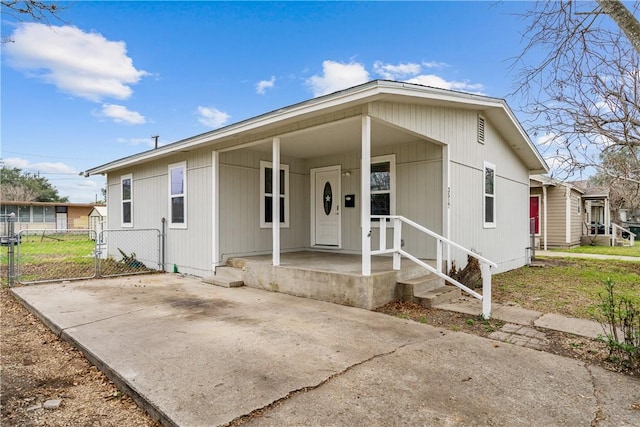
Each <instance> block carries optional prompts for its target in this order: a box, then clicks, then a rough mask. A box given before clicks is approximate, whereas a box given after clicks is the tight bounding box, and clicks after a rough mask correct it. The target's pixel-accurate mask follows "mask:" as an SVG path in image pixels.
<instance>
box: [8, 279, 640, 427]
mask: <svg viewBox="0 0 640 427" xmlns="http://www.w3.org/2000/svg"><path fill="white" fill-rule="evenodd" d="M13 292H14V293H15V295H17V296H18V297H19V298H20V299H21V300H23V302H24V303H25V304H26V305H27V306H28V307H30V309H31V310H32V311H34V312H35V313H36V314H37V315H38V316H40V317H41V318H42V319H43V320H44V321H45V322H47V323H48V324H49V325H50V326H51V327H52V328H53V329H54V331H56V332H57V333H59V334H61V336H62V337H63V338H64V339H66V340H69V341H71V342H73V343H74V344H75V345H77V346H78V347H80V348H81V349H82V350H83V351H84V352H85V354H86V355H87V356H88V357H89V358H90V359H91V360H92V361H93V362H94V363H96V364H97V365H98V366H99V367H100V368H101V369H103V370H104V371H106V372H107V374H108V375H109V376H110V378H111V379H112V380H114V381H116V382H117V383H118V384H119V385H120V386H121V387H122V388H124V389H126V390H128V391H129V392H130V393H131V394H132V395H133V396H134V398H135V399H136V400H137V401H138V402H139V403H140V404H142V405H143V406H144V407H145V409H147V411H149V412H150V413H151V414H152V415H154V416H156V417H157V418H159V419H160V420H161V421H162V422H163V423H164V424H165V425H179V426H208V425H221V424H225V423H229V422H231V421H234V420H237V419H241V420H242V421H246V422H247V423H248V424H255V425H349V426H352V425H367V424H368V425H394V426H395V425H509V426H518V425H522V426H530V425H546V426H552V425H572V426H589V425H592V422H595V423H596V424H594V425H599V426H624V425H629V426H631V425H635V426H637V425H640V411H639V410H634V409H633V408H634V407H635V406H634V404H639V403H640V381H638V379H632V378H629V377H626V376H623V375H620V374H615V373H611V372H608V371H605V370H603V369H601V368H598V367H595V366H588V365H585V364H583V363H581V362H579V361H575V360H572V359H567V358H563V357H559V356H555V355H552V354H549V353H544V352H539V351H535V350H531V349H527V348H523V347H518V346H513V345H509V344H505V343H501V342H495V341H491V340H488V339H483V338H479V337H476V336H472V335H467V334H463V333H455V332H451V331H446V330H440V329H437V328H433V327H430V326H427V325H422V324H418V323H415V322H412V321H408V320H402V319H398V318H393V317H390V316H386V315H382V314H378V313H373V312H370V311H366V310H362V309H356V308H350V307H344V306H339V305H335V304H331V303H325V302H320V301H313V300H307V299H303V298H297V297H292V296H289V295H284V294H278V293H271V292H266V291H260V290H255V289H250V288H232V289H227V288H218V287H214V286H211V285H207V284H204V283H201V282H200V281H199V280H196V279H193V278H186V277H181V276H178V275H173V274H163V275H152V276H137V277H126V278H114V279H105V280H92V281H83V282H73V283H63V284H48V285H38V286H29V287H22V288H15V289H13ZM255 411H260V416H248V415H250V414H253V415H255V414H256V412H255Z"/></svg>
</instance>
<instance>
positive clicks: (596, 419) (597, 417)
mask: <svg viewBox="0 0 640 427" xmlns="http://www.w3.org/2000/svg"><path fill="white" fill-rule="evenodd" d="M583 366H584V367H585V369H586V370H587V372H588V373H589V378H590V379H591V387H592V388H593V397H594V399H595V400H596V410H595V412H594V413H593V419H592V420H591V424H590V427H597V426H598V425H599V424H600V421H603V420H604V419H605V418H606V417H605V415H604V413H603V412H602V405H601V402H600V399H599V398H598V388H597V386H596V377H595V376H594V375H593V371H592V370H591V367H590V365H589V364H588V363H584V364H583Z"/></svg>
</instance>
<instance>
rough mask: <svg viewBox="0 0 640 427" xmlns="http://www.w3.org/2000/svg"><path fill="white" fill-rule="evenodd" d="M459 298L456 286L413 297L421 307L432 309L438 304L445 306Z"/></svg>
mask: <svg viewBox="0 0 640 427" xmlns="http://www.w3.org/2000/svg"><path fill="white" fill-rule="evenodd" d="M460 297H461V292H460V288H458V287H456V286H449V285H445V286H441V287H439V288H436V289H432V290H430V291H427V292H424V293H418V294H416V295H414V298H416V299H417V300H418V302H419V304H420V305H422V306H423V307H428V308H431V307H434V306H436V305H438V304H445V303H449V302H451V301H454V300H457V299H458V298H460Z"/></svg>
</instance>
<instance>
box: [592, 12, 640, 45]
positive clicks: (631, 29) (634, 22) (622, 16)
mask: <svg viewBox="0 0 640 427" xmlns="http://www.w3.org/2000/svg"><path fill="white" fill-rule="evenodd" d="M596 1H597V2H598V5H599V6H600V8H601V9H602V11H603V12H604V13H606V14H607V15H609V16H610V17H611V19H613V20H614V21H615V23H616V24H617V25H618V27H619V28H620V29H621V30H622V31H624V34H625V35H626V36H627V38H628V39H629V41H630V42H631V44H632V45H633V47H634V48H635V49H636V51H637V52H638V53H640V22H638V19H637V18H636V17H635V16H633V14H632V13H631V12H629V9H627V8H626V7H625V5H624V4H622V2H621V1H620V0H596Z"/></svg>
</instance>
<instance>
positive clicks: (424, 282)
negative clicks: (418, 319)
mask: <svg viewBox="0 0 640 427" xmlns="http://www.w3.org/2000/svg"><path fill="white" fill-rule="evenodd" d="M422 273H423V275H422V276H417V277H413V278H410V279H401V280H398V282H397V283H396V293H397V297H398V299H400V300H401V301H413V302H419V301H418V300H417V299H416V298H415V295H416V294H424V293H426V292H429V291H431V290H434V289H438V288H440V287H442V286H444V284H445V282H444V279H442V278H440V277H438V276H436V275H435V274H431V273H427V274H426V275H425V274H424V269H423V270H422Z"/></svg>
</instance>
